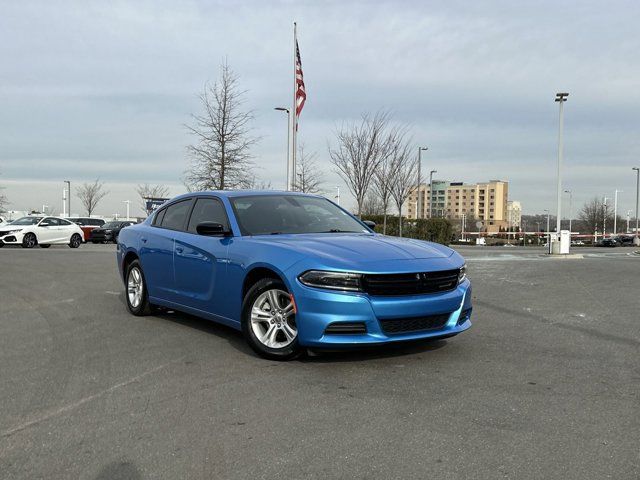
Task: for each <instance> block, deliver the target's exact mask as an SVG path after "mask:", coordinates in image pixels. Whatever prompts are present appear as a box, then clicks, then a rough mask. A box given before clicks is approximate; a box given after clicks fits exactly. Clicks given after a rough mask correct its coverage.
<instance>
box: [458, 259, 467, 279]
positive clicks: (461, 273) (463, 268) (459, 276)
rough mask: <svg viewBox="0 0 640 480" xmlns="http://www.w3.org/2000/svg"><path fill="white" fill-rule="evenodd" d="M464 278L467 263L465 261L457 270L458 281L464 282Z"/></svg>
mask: <svg viewBox="0 0 640 480" xmlns="http://www.w3.org/2000/svg"><path fill="white" fill-rule="evenodd" d="M465 278H467V264H466V263H465V264H464V265H462V266H461V267H460V271H459V272H458V283H462V282H464V279H465Z"/></svg>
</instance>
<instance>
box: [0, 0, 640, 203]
mask: <svg viewBox="0 0 640 480" xmlns="http://www.w3.org/2000/svg"><path fill="white" fill-rule="evenodd" d="M639 13H640V7H639V6H638V4H637V3H635V2H610V3H608V4H607V8H603V7H602V4H601V3H600V2H580V3H579V4H576V3H575V2H551V1H549V2H528V3H523V2H502V1H494V2H477V3H474V2H457V1H453V2H452V1H449V2H413V1H402V2H391V1H389V2H366V1H359V2H348V3H345V2H337V1H330V2H322V3H316V2H295V3H294V2H288V1H287V2H268V3H265V2H257V1H256V2H222V1H219V2H204V1H202V2H198V1H185V2H179V3H176V2H169V1H165V2H151V1H147V2H145V1H142V2H109V3H104V2H80V1H77V2H71V1H69V2H56V3H55V4H52V3H50V2H13V3H9V4H7V5H5V6H4V7H3V15H2V17H0V62H1V64H2V66H3V68H2V71H1V72H0V102H1V104H2V109H0V146H1V148H0V173H1V174H2V177H1V178H2V179H4V181H3V183H4V184H5V185H6V186H7V190H6V193H7V195H8V196H9V197H10V198H11V199H13V201H14V204H15V203H18V202H26V203H32V202H30V198H29V197H28V195H25V194H24V189H26V188H29V189H30V191H33V188H32V187H30V185H31V186H32V185H35V184H38V185H40V183H38V182H45V181H48V182H51V184H52V187H51V188H52V190H51V191H52V192H57V191H58V190H61V180H63V179H65V178H72V179H75V180H76V181H82V180H89V179H93V178H97V177H100V178H101V179H102V180H104V181H105V182H107V183H113V184H115V185H129V186H130V187H127V188H133V186H135V184H136V183H143V182H151V183H155V182H160V183H168V184H171V185H173V186H174V187H175V189H176V190H179V188H180V177H181V176H182V172H183V170H184V169H185V167H186V165H187V162H186V159H185V145H187V144H188V143H189V141H190V138H189V135H188V133H187V132H186V130H185V128H184V124H185V123H187V122H189V119H190V114H191V113H192V112H196V111H197V110H198V108H199V105H198V101H197V98H196V95H197V94H198V93H199V92H200V91H201V90H202V87H203V85H204V83H205V82H206V81H207V80H212V79H215V78H216V76H217V74H218V66H219V64H220V62H221V61H222V59H223V58H225V57H227V58H228V60H229V62H230V64H231V65H232V67H233V68H234V69H235V70H236V71H237V72H238V73H239V74H240V76H241V81H242V85H243V86H244V87H245V88H246V89H247V106H248V107H249V108H252V109H253V110H254V111H255V115H256V119H255V130H256V133H257V134H259V135H261V136H262V137H263V138H262V141H261V142H260V143H259V145H258V146H257V147H256V149H255V151H254V153H255V156H256V164H257V165H258V166H259V167H260V170H259V171H258V172H259V174H260V175H261V176H263V177H264V178H265V179H266V180H269V181H271V182H272V183H273V185H274V186H276V187H282V186H283V185H284V178H283V177H284V169H285V166H284V160H285V155H286V153H285V151H284V141H285V135H286V130H285V128H286V127H285V124H284V119H283V117H282V115H281V114H280V113H279V112H274V111H273V107H275V106H279V105H288V104H290V103H291V71H292V65H291V63H292V59H291V33H292V32H291V26H292V22H293V21H294V20H297V21H298V24H299V37H300V47H301V52H302V59H303V66H304V71H305V79H306V84H307V91H308V95H309V98H308V102H307V105H306V107H305V110H304V112H303V114H302V119H301V127H300V139H301V140H303V141H304V142H305V144H306V145H307V148H308V149H309V150H315V151H317V152H318V161H319V163H320V165H321V166H322V167H323V168H324V169H325V170H326V171H327V175H326V176H327V188H328V189H332V188H333V186H334V185H336V184H341V182H340V180H339V178H338V177H337V175H336V174H335V173H333V172H331V167H330V165H329V163H328V155H327V153H326V146H327V142H330V141H331V137H332V134H333V131H334V129H335V126H336V125H338V124H340V123H341V122H343V121H347V120H351V119H355V118H358V117H359V115H360V114H361V113H362V112H365V111H375V110H378V109H381V108H386V109H389V110H391V111H392V112H393V113H394V115H395V117H396V119H397V120H398V121H400V122H403V123H406V124H409V125H411V126H412V132H413V136H414V138H415V139H416V142H419V143H423V144H427V145H429V152H428V155H426V156H425V166H427V165H428V168H437V169H438V171H439V172H441V174H442V175H446V177H447V178H449V179H451V180H464V181H468V182H475V181H482V180H487V179H488V178H489V177H491V178H502V179H506V180H509V181H510V182H511V184H510V192H511V195H512V197H513V198H515V199H519V200H521V201H522V203H523V206H524V210H525V212H529V213H530V212H536V211H541V210H542V209H544V208H548V207H549V206H553V205H554V202H555V161H556V154H557V151H556V148H557V146H556V145H557V143H556V142H557V104H555V103H554V102H553V96H554V94H555V92H556V91H558V90H567V91H569V92H570V96H569V102H568V103H567V104H566V117H565V119H566V124H565V135H566V137H565V138H566V160H567V161H566V168H565V172H564V173H565V181H566V185H568V186H569V185H570V186H571V188H573V189H574V191H575V192H576V194H575V199H576V202H579V201H581V200H582V199H586V198H589V197H591V196H593V195H596V194H597V195H603V194H608V195H609V196H611V195H612V194H613V190H614V189H616V188H619V189H620V188H622V189H623V190H624V191H625V192H624V193H623V194H621V199H620V202H621V205H622V207H621V208H625V209H626V208H632V204H633V200H634V199H633V191H634V185H633V180H634V179H633V177H632V172H631V166H632V164H633V163H634V162H635V163H636V164H637V160H636V159H637V158H639V157H640V142H639V141H638V140H637V131H638V128H639V127H640V117H639V116H638V114H637V112H638V111H640V89H639V88H638V80H637V79H638V78H640V64H639V63H638V62H636V61H635V58H636V57H637V52H638V51H639V50H640V34H638V29H637V22H636V21H635V19H636V18H638V14H639ZM34 182H35V183H34ZM122 188H123V189H124V188H125V187H122ZM115 190H116V189H114V192H115ZM121 190H122V189H120V188H119V189H117V191H118V192H120V193H118V195H121V196H124V197H127V196H130V194H127V193H125V191H124V190H122V191H121ZM125 190H126V189H125ZM45 191H48V189H46V188H45V189H41V188H38V189H37V192H39V193H37V194H33V193H31V194H30V195H35V196H39V197H38V198H37V199H36V198H34V199H33V201H35V203H36V204H37V203H48V202H53V201H57V200H55V197H54V198H48V197H46V195H45V194H44V193H40V192H45ZM342 191H343V192H346V188H344V186H343V189H342ZM49 195H51V194H49ZM40 197H42V198H40ZM45 197H46V198H45ZM345 198H347V197H346V195H345ZM124 199H126V198H120V197H119V196H117V195H116V194H115V193H114V194H113V195H112V198H110V199H109V200H105V208H106V209H107V211H108V210H114V209H116V208H121V202H122V200H124ZM109 213H111V212H109Z"/></svg>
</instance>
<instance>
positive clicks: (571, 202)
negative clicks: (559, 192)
mask: <svg viewBox="0 0 640 480" xmlns="http://www.w3.org/2000/svg"><path fill="white" fill-rule="evenodd" d="M564 193H568V194H569V238H571V232H572V230H571V217H573V192H572V191H571V190H565V191H564Z"/></svg>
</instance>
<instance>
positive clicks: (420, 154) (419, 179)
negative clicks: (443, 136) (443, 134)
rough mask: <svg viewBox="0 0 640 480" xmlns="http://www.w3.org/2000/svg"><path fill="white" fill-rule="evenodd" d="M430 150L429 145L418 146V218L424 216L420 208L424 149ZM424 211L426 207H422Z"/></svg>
mask: <svg viewBox="0 0 640 480" xmlns="http://www.w3.org/2000/svg"><path fill="white" fill-rule="evenodd" d="M423 150H429V147H418V190H417V192H416V199H417V201H418V204H417V205H416V218H422V215H420V213H421V209H420V184H421V183H422V151H423ZM422 211H424V207H423V208H422Z"/></svg>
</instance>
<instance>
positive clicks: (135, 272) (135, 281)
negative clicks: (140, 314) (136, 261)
mask: <svg viewBox="0 0 640 480" xmlns="http://www.w3.org/2000/svg"><path fill="white" fill-rule="evenodd" d="M143 293H144V285H143V283H142V273H140V269H139V268H138V267H133V268H132V269H131V270H129V279H128V280H127V296H128V298H129V304H130V305H131V306H132V307H133V308H138V307H139V306H140V304H141V303H142V294H143Z"/></svg>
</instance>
